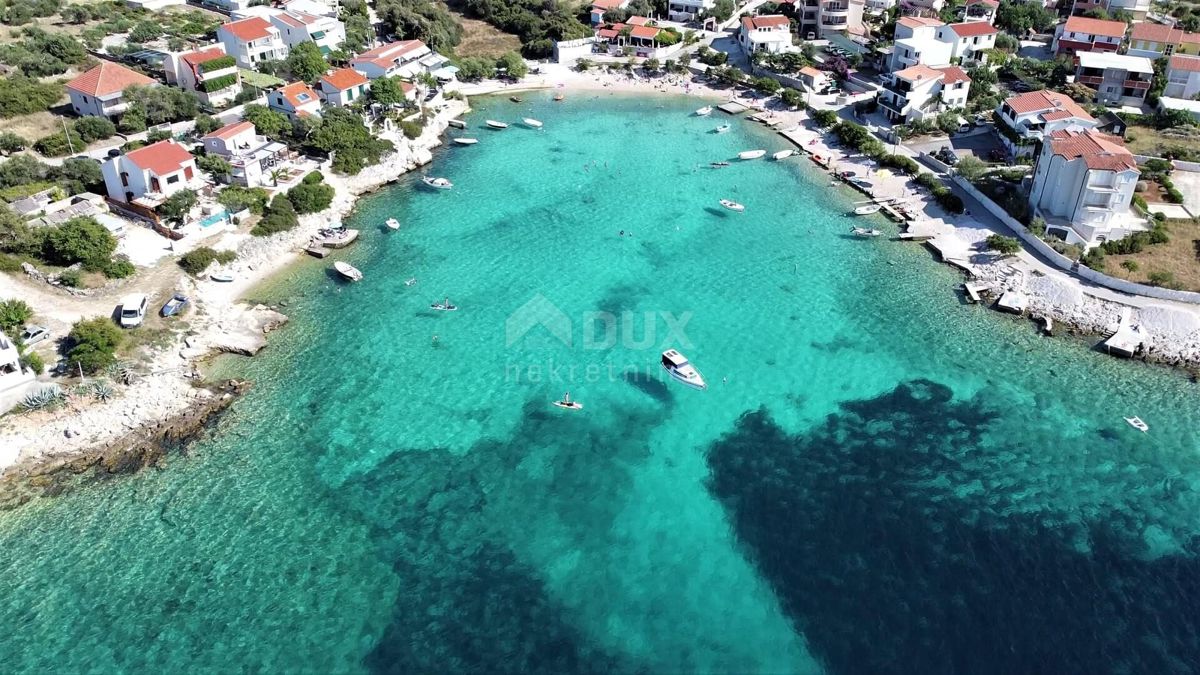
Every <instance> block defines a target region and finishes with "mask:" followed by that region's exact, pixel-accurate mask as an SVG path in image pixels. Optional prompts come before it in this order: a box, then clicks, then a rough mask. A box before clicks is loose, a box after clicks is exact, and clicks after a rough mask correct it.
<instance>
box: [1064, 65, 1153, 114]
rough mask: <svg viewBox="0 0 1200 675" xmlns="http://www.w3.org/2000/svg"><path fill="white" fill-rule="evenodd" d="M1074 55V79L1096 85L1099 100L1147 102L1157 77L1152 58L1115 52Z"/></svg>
mask: <svg viewBox="0 0 1200 675" xmlns="http://www.w3.org/2000/svg"><path fill="white" fill-rule="evenodd" d="M1075 58H1076V61H1078V65H1076V66H1075V81H1076V82H1078V83H1080V84H1086V85H1087V86H1089V87H1091V88H1093V89H1095V90H1096V100H1097V101H1099V102H1100V103H1103V104H1105V105H1130V106H1141V105H1142V103H1143V102H1145V100H1146V94H1147V92H1149V91H1150V83H1151V82H1153V81H1154V64H1153V63H1152V62H1151V61H1150V59H1148V58H1146V57H1144V56H1128V55H1125V54H1114V53H1112V52H1080V53H1079V54H1077V55H1076V57H1075Z"/></svg>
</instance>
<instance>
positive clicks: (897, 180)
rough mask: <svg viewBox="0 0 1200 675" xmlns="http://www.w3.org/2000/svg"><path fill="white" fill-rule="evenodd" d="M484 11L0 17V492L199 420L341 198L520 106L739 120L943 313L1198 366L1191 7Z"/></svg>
mask: <svg viewBox="0 0 1200 675" xmlns="http://www.w3.org/2000/svg"><path fill="white" fill-rule="evenodd" d="M499 6H504V3H495V5H494V6H475V5H473V4H471V3H467V4H466V5H465V6H463V7H457V6H455V7H454V8H452V9H453V12H452V11H450V10H447V9H446V8H445V7H444V6H442V5H440V4H436V3H423V2H421V0H374V1H373V2H365V1H364V0H340V1H339V0H290V1H283V0H277V1H275V2H263V1H261V0H198V1H194V2H185V1H184V0H106V1H103V2H99V1H96V2H88V1H81V0H36V1H34V0H31V1H30V2H24V3H9V4H7V5H5V6H4V8H3V9H0V22H2V24H3V25H2V27H0V30H3V31H4V32H5V40H4V46H3V47H0V68H2V73H3V74H2V75H0V84H2V88H0V91H2V92H3V95H2V96H0V116H3V117H4V121H5V123H4V125H3V127H2V129H3V131H0V153H3V157H0V200H3V204H2V205H0V411H8V412H7V415H6V416H5V418H4V421H3V422H0V469H2V470H3V471H5V472H10V471H23V470H24V471H28V470H29V469H30V468H31V467H34V466H39V465H41V464H44V463H45V462H47V461H50V462H55V461H57V462H60V463H61V462H66V461H68V460H69V458H71V457H72V456H73V453H77V452H80V451H86V450H94V449H96V448H101V447H104V448H109V447H113V446H114V444H116V445H120V447H122V448H128V447H131V446H132V445H134V444H136V443H139V442H141V441H144V440H146V439H149V438H151V437H153V436H154V435H155V434H160V435H161V434H163V433H167V431H166V430H167V429H169V428H170V426H171V420H173V419H174V418H176V417H177V416H180V415H183V414H185V413H186V412H187V411H188V410H191V409H194V408H195V407H196V406H200V407H202V408H204V409H206V410H215V409H219V408H220V407H221V406H222V405H225V404H226V402H227V401H229V400H230V399H231V397H232V396H233V394H232V393H231V392H230V391H228V390H227V389H224V388H221V387H216V386H211V385H210V386H202V383H201V380H202V377H201V375H200V373H199V370H198V366H199V364H200V363H201V362H202V360H203V359H205V358H207V357H209V356H211V355H213V354H217V353H238V354H248V355H249V354H254V353H255V352H257V351H258V350H259V349H261V348H262V347H263V346H264V345H265V338H264V333H266V332H268V331H270V330H272V329H274V328H276V327H278V326H280V325H282V324H283V323H284V322H286V320H287V317H286V316H284V315H283V314H281V313H280V312H279V311H278V308H267V307H262V306H255V307H248V306H245V305H243V304H240V303H239V299H240V298H241V297H242V296H243V295H244V293H245V292H246V291H247V290H248V289H250V288H251V287H252V286H253V285H254V284H255V283H256V282H258V281H261V280H262V279H264V278H266V277H267V276H268V275H270V274H271V273H273V272H276V271H278V270H280V269H281V268H282V267H284V266H285V265H287V264H288V263H290V262H293V261H295V260H297V259H298V258H299V257H300V256H304V255H312V256H316V257H322V258H323V257H324V256H326V255H328V254H329V253H330V252H331V251H335V250H337V249H339V248H343V247H346V246H349V245H351V244H353V242H354V241H355V239H356V237H357V236H358V232H356V231H355V230H353V229H348V228H346V227H344V226H343V225H342V224H341V223H342V220H343V218H345V217H347V216H348V215H349V213H350V212H351V210H352V208H353V205H354V202H355V199H356V198H357V196H358V195H361V194H363V193H365V192H368V191H370V190H373V189H375V188H378V187H380V186H382V185H384V184H386V183H388V182H391V181H394V180H396V179H397V177H398V176H400V175H401V174H403V173H405V172H407V171H410V170H413V169H415V168H417V167H420V166H423V165H426V164H429V163H430V162H431V161H432V159H433V154H432V151H433V148H435V147H436V146H438V145H440V144H441V143H442V141H443V135H444V133H445V132H446V131H447V130H448V129H451V128H453V127H461V126H462V125H463V122H462V120H461V116H462V115H463V114H464V113H466V112H467V111H468V110H469V107H468V105H469V103H468V100H469V97H472V96H479V95H503V96H509V97H511V98H513V99H514V100H515V101H519V100H520V95H526V96H533V95H535V94H534V93H533V90H541V89H545V90H548V91H549V92H553V94H552V95H553V96H554V97H555V100H562V101H563V105H570V94H571V92H572V91H574V90H589V91H604V90H609V91H628V92H644V93H660V92H664V93H674V94H690V95H693V96H695V97H696V100H697V103H696V108H697V113H696V114H698V115H701V116H711V117H712V118H713V120H714V126H716V125H718V124H719V125H722V126H724V128H726V129H727V128H728V126H727V125H729V124H762V125H765V126H767V127H770V128H772V129H774V130H775V131H777V132H778V133H779V137H780V141H781V144H786V145H787V147H788V148H789V150H786V151H780V152H776V153H774V154H773V155H771V156H772V157H773V158H774V160H771V159H766V158H764V161H785V160H787V158H789V157H795V159H792V160H788V161H804V162H809V163H811V164H812V166H813V167H814V170H819V171H824V172H827V173H828V174H829V178H830V180H833V181H840V182H841V183H843V184H844V185H845V187H846V190H847V191H848V193H847V194H854V196H853V198H852V199H853V201H854V202H855V204H856V205H857V206H856V208H855V209H854V211H855V213H860V214H863V215H864V216H867V217H868V218H870V219H876V218H879V219H882V218H884V217H888V218H890V219H892V220H894V221H895V222H896V223H897V227H896V228H895V233H894V236H893V238H895V239H897V240H899V241H901V242H913V244H911V245H918V244H919V243H924V244H925V245H928V246H930V247H931V248H933V249H934V250H935V251H936V252H937V253H938V255H939V256H940V257H941V258H942V259H943V260H945V261H946V262H948V263H950V264H953V265H955V266H957V267H959V268H961V269H962V270H964V272H965V273H966V274H967V275H968V278H967V280H966V282H965V283H964V285H963V288H962V293H963V297H964V299H965V300H966V301H969V302H984V301H985V300H986V301H989V302H994V303H995V306H996V307H997V308H998V309H1001V310H1006V311H1011V312H1014V313H1018V314H1027V315H1029V316H1032V317H1034V318H1035V320H1036V322H1037V325H1038V327H1039V328H1040V329H1042V330H1045V331H1046V332H1047V333H1049V332H1052V331H1053V330H1054V328H1055V324H1059V325H1063V326H1066V327H1067V328H1068V329H1071V330H1074V331H1079V332H1082V333H1086V334H1091V335H1098V336H1100V337H1099V341H1100V344H1101V345H1102V346H1103V348H1105V349H1107V350H1108V351H1111V352H1112V353H1114V354H1119V355H1123V356H1140V357H1144V358H1147V359H1148V360H1154V361H1159V362H1164V363H1169V364H1174V365H1183V366H1196V365H1198V364H1200V262H1197V259H1196V256H1195V251H1194V247H1193V243H1194V241H1197V240H1200V235H1198V234H1197V230H1196V228H1197V227H1198V225H1197V221H1196V217H1197V216H1200V8H1198V7H1195V6H1192V5H1188V4H1186V3H1177V2H1166V3H1159V2H1154V3H1152V2H1150V0H1111V1H1110V2H1105V1H1104V0H1097V1H1096V2H1083V1H1082V0H1080V1H1076V2H1070V1H1069V0H1062V1H1061V2H1056V1H1055V0H1047V1H1046V2H1042V1H1041V0H1034V1H1032V2H1025V1H1023V0H1001V1H999V2H998V1H996V0H965V1H962V0H956V1H953V2H951V1H946V0H910V1H908V2H904V3H897V2H896V0H784V1H782V2H765V1H763V0H751V1H750V2H747V3H745V4H742V5H740V6H739V5H735V3H734V2H732V1H731V0H662V1H661V2H650V1H649V0H596V2H594V3H591V4H587V3H584V4H581V5H578V6H574V7H568V6H566V5H560V6H555V8H554V9H553V10H552V11H550V10H547V11H544V12H543V11H541V10H540V5H539V6H538V7H539V9H538V10H537V11H536V12H535V11H533V10H531V9H530V8H529V7H528V6H526V5H520V4H515V3H514V4H513V5H511V7H508V9H510V10H511V11H510V12H509V13H507V14H505V13H502V12H500V11H499V10H497V9H496V7H499ZM414 17H420V20H415V19H414ZM460 21H461V22H462V24H463V25H467V26H469V30H467V31H464V29H463V25H460ZM464 33H465V34H464ZM543 95H551V94H543ZM564 99H565V100H564ZM514 115H516V116H517V118H516V119H518V120H519V119H520V116H519V113H515V112H514ZM718 119H719V120H720V122H718V121H717V120H718ZM513 122H514V123H515V122H516V120H513ZM523 123H524V124H525V126H528V127H540V125H541V123H540V122H538V121H537V120H532V119H528V118H526V119H524V121H523ZM491 124H493V123H492V122H489V125H491ZM504 124H505V123H504V122H496V123H495V125H504ZM495 125H493V126H494V128H502V126H495ZM720 130H721V126H716V128H715V129H714V131H718V132H719V131H720ZM457 140H458V141H459V142H460V143H464V144H465V143H467V142H473V141H474V139H470V138H468V137H466V136H460V137H458V139H457ZM756 153H759V154H756ZM743 154H744V155H745V157H743V159H746V160H752V159H755V158H758V157H762V156H763V155H765V154H766V152H765V151H751V152H749V153H748V154H747V153H743ZM719 164H720V163H718V162H715V163H714V168H716V167H717V166H718V165H719ZM438 180H443V181H444V182H441V183H439V182H438ZM426 184H427V185H428V186H430V187H431V188H435V189H437V188H441V189H446V188H449V187H451V186H452V184H451V183H450V182H449V181H448V180H444V179H438V178H427V179H426ZM731 204H733V203H732V202H731ZM734 205H736V204H734ZM736 206H740V205H736ZM871 214H877V215H871ZM862 222H864V223H867V222H868V220H866V219H864V220H863V221H862ZM379 225H380V226H383V225H384V224H383V223H380V224H379ZM879 226H880V227H882V220H880V221H879ZM387 227H393V228H402V227H403V224H402V223H394V224H393V223H387ZM855 233H856V234H860V235H861V236H863V237H864V238H871V237H873V236H874V235H879V234H883V230H880V229H877V228H875V227H862V228H855ZM889 234H891V232H890V231H889ZM904 245H910V244H904ZM343 265H344V263H343ZM338 269H339V271H340V272H341V273H342V274H343V276H346V277H348V278H353V275H352V274H350V272H348V271H346V270H345V267H341V268H338ZM350 270H353V268H350ZM354 272H357V270H354ZM446 304H447V305H449V301H448V300H447V301H446ZM193 418H194V416H193ZM139 434H140V435H139ZM131 437H132V439H133V440H129V439H130V438H131ZM122 444H123V445H122Z"/></svg>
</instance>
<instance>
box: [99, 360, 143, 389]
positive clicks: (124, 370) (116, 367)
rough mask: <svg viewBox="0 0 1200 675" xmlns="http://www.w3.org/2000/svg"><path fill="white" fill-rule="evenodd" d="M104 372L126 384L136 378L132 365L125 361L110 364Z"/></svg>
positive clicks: (129, 383)
mask: <svg viewBox="0 0 1200 675" xmlns="http://www.w3.org/2000/svg"><path fill="white" fill-rule="evenodd" d="M105 373H106V374H107V375H108V376H109V377H110V378H112V379H113V380H114V381H116V382H120V383H121V384H124V385H126V386H128V385H131V384H133V381H134V379H136V378H137V373H136V372H135V371H134V370H133V366H132V365H130V364H129V363H127V362H125V361H121V362H118V363H114V364H112V365H111V366H109V367H108V368H107V369H106V370H105Z"/></svg>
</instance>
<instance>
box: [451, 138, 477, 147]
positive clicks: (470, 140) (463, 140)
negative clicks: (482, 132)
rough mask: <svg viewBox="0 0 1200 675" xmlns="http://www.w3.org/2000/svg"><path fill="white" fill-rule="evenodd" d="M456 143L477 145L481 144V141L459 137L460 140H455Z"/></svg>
mask: <svg viewBox="0 0 1200 675" xmlns="http://www.w3.org/2000/svg"><path fill="white" fill-rule="evenodd" d="M454 142H455V143H458V144H459V145H475V144H476V143H478V142H479V139H478V138H466V137H465V136H459V137H458V138H456V139H454Z"/></svg>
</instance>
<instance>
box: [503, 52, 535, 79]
mask: <svg viewBox="0 0 1200 675" xmlns="http://www.w3.org/2000/svg"><path fill="white" fill-rule="evenodd" d="M496 69H497V70H503V71H504V73H505V74H506V75H508V76H509V77H511V78H513V79H515V80H519V79H521V78H523V77H525V76H526V75H528V74H529V66H527V65H525V59H523V58H521V55H520V54H518V53H516V52H507V53H505V54H504V55H503V56H501V57H500V58H498V59H496Z"/></svg>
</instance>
